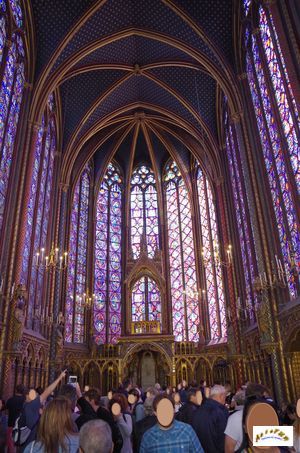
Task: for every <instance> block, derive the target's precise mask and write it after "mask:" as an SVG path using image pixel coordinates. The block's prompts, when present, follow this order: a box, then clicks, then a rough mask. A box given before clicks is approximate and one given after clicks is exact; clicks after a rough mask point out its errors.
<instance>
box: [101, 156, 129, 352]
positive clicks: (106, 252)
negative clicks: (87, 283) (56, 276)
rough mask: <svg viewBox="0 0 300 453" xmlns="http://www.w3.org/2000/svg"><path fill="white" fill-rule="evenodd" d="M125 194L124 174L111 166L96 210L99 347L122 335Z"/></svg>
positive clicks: (103, 182) (102, 184)
mask: <svg viewBox="0 0 300 453" xmlns="http://www.w3.org/2000/svg"><path fill="white" fill-rule="evenodd" d="M122 192H123V181H122V177H121V174H120V171H119V169H118V168H117V166H116V165H114V164H112V163H110V164H109V165H108V168H107V171H106V174H105V176H104V179H103V181H102V183H101V186H100V189H99V192H98V197H97V208H96V228H95V230H96V236H95V273H94V293H95V300H94V330H95V337H94V339H95V342H96V343H97V344H102V343H116V341H117V340H118V338H119V336H120V335H121V278H122V269H121V261H122V250H121V243H122Z"/></svg>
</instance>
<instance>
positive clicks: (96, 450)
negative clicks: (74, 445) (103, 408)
mask: <svg viewBox="0 0 300 453" xmlns="http://www.w3.org/2000/svg"><path fill="white" fill-rule="evenodd" d="M79 445H80V451H81V453H111V452H112V448H113V442H112V435H111V429H110V426H109V425H108V423H106V422H105V421H104V420H99V419H97V420H91V421H89V422H87V423H85V424H84V425H83V426H82V428H81V430H80V432H79Z"/></svg>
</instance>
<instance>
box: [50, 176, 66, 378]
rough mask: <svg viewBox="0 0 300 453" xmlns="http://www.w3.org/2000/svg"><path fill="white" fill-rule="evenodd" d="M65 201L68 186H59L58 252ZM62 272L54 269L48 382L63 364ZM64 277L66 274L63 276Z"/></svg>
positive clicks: (62, 229) (62, 237) (61, 240)
mask: <svg viewBox="0 0 300 453" xmlns="http://www.w3.org/2000/svg"><path fill="white" fill-rule="evenodd" d="M67 199H68V186H65V185H62V184H61V185H60V188H59V200H60V205H59V204H58V209H59V216H58V218H57V225H58V238H57V246H58V247H59V249H60V250H64V236H65V223H66V222H65V220H66V208H67ZM62 272H64V271H60V270H57V269H55V270H54V276H53V278H54V291H53V306H52V314H53V324H52V326H51V327H50V351H49V359H50V360H49V382H53V381H54V380H55V374H56V371H57V370H58V368H60V367H61V366H62V365H63V363H61V358H60V357H57V352H58V350H57V349H58V348H57V332H56V330H57V319H58V315H59V312H60V308H61V303H60V296H61V294H60V289H61V280H62ZM65 275H66V274H65Z"/></svg>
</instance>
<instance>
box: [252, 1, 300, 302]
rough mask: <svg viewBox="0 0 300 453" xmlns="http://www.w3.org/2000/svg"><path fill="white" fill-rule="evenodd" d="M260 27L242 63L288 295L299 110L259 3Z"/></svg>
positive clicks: (299, 162) (299, 239) (295, 244)
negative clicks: (262, 157)
mask: <svg viewBox="0 0 300 453" xmlns="http://www.w3.org/2000/svg"><path fill="white" fill-rule="evenodd" d="M259 31H260V33H258V34H257V33H256V34H253V35H252V34H251V30H250V29H249V28H248V29H247V30H246V33H245V40H246V48H247V53H246V68H247V75H248V81H249V86H250V92H251V96H252V101H253V105H254V110H255V114H256V118H257V125H258V129H259V135H260V140H261V145H262V151H263V156H264V161H265V166H266V170H267V175H268V182H269V186H270V191H271V196H272V201H273V208H274V214H275V219H276V224H277V228H278V236H279V242H280V246H281V253H282V258H283V263H284V267H285V270H286V272H287V273H288V275H289V277H288V287H289V292H290V296H291V297H292V298H295V297H297V295H298V294H299V281H297V280H296V277H295V275H294V273H293V271H292V267H293V262H296V263H297V262H299V259H300V233H299V218H298V217H297V208H296V207H297V206H298V205H299V187H300V147H299V137H300V135H299V114H298V110H297V107H296V104H295V101H294V97H293V93H292V88H291V85H290V82H289V78H288V74H287V71H286V66H285V62H284V59H283V55H282V52H281V49H280V44H279V40H278V36H277V34H276V30H275V28H274V24H273V20H272V16H271V14H270V13H269V12H268V11H266V10H265V9H264V8H262V7H260V8H259Z"/></svg>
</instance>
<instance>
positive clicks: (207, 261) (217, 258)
mask: <svg viewBox="0 0 300 453" xmlns="http://www.w3.org/2000/svg"><path fill="white" fill-rule="evenodd" d="M225 256H226V259H225V260H222V259H221V255H220V245H219V243H218V242H217V241H216V240H214V241H213V253H212V254H210V256H208V257H207V256H205V249H204V248H203V249H202V262H203V265H204V267H208V266H209V265H211V264H212V263H213V264H214V265H215V266H216V267H230V266H231V264H232V245H231V244H228V246H227V248H226V255H225Z"/></svg>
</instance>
